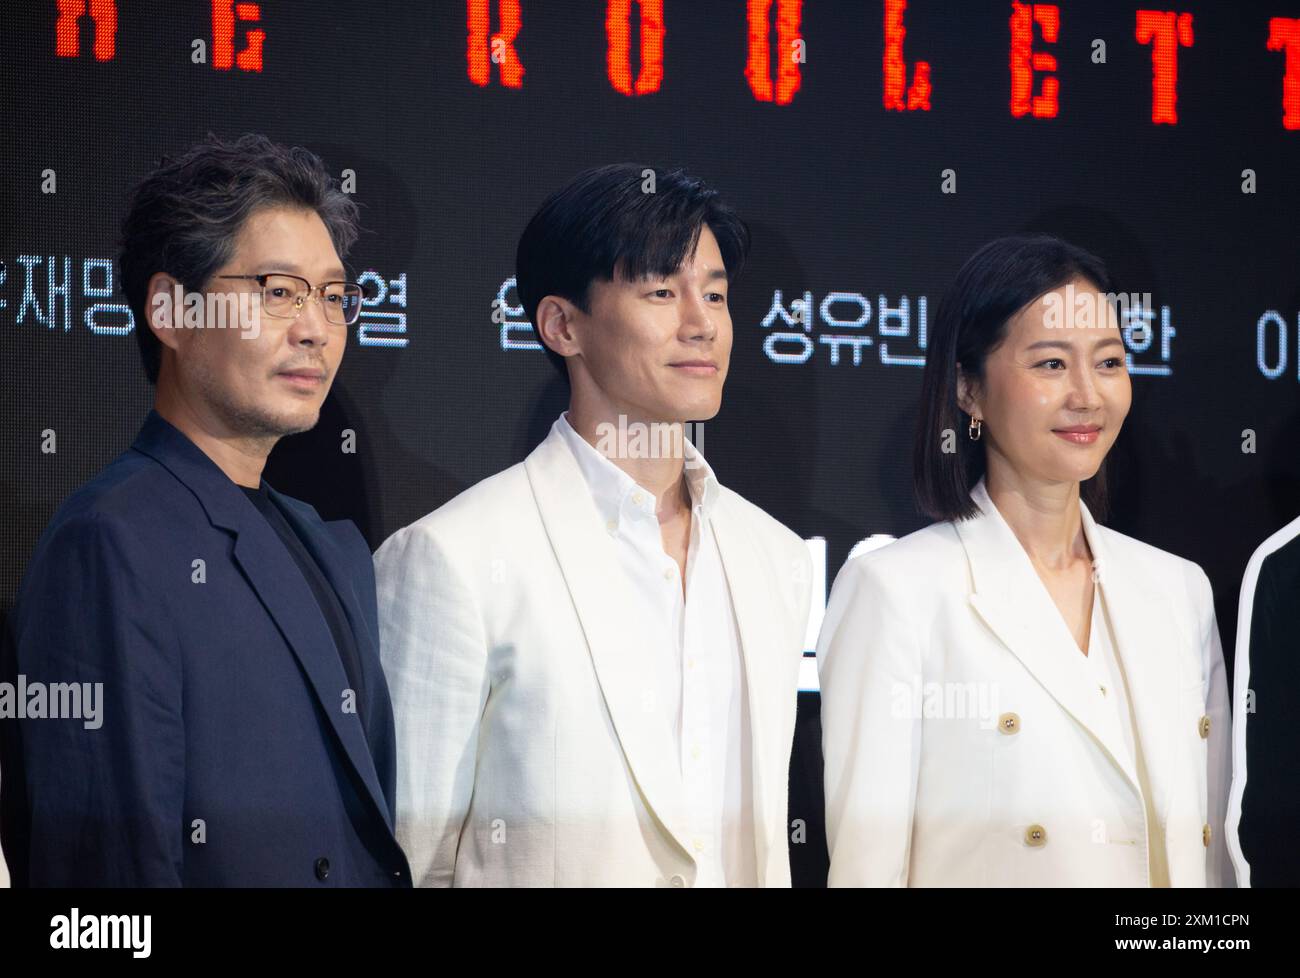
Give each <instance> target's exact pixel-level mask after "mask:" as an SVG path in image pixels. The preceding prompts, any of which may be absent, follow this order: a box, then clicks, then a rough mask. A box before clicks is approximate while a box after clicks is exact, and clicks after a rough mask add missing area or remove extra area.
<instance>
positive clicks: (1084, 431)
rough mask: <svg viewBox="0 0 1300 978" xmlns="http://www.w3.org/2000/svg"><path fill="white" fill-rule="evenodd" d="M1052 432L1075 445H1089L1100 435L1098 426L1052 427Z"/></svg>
mask: <svg viewBox="0 0 1300 978" xmlns="http://www.w3.org/2000/svg"><path fill="white" fill-rule="evenodd" d="M1052 434H1054V435H1056V436H1057V437H1058V438H1064V439H1065V440H1066V441H1068V442H1073V443H1074V444H1076V445H1091V444H1092V443H1093V442H1095V441H1096V440H1097V439H1098V438H1099V437H1100V436H1101V429H1100V428H1053V429H1052Z"/></svg>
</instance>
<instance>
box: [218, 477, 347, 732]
mask: <svg viewBox="0 0 1300 978" xmlns="http://www.w3.org/2000/svg"><path fill="white" fill-rule="evenodd" d="M239 488H240V489H242V490H244V495H246V496H247V497H248V499H249V501H250V502H252V504H253V505H254V506H256V507H257V510H258V512H259V513H261V514H262V516H263V517H264V518H265V519H266V521H267V522H268V523H269V524H271V529H273V530H275V533H276V536H278V537H279V538H280V541H281V542H282V543H283V544H284V546H285V549H287V550H288V551H289V555H290V556H291V557H293V561H294V563H295V564H297V565H298V569H299V570H300V571H302V576H303V578H304V579H305V580H306V581H307V586H308V587H309V588H311V592H312V594H313V595H314V596H315V598H316V604H317V605H319V606H320V613H321V617H323V618H324V619H325V624H326V625H327V626H329V631H330V635H331V636H332V637H333V639H334V647H335V649H336V650H337V651H338V655H339V658H340V659H341V660H342V662H343V671H344V672H345V673H347V677H348V685H349V687H350V688H351V689H352V690H353V692H354V693H355V694H356V709H357V718H358V719H359V720H361V721H362V723H361V729H362V731H363V732H364V730H365V728H366V725H365V718H364V717H363V716H361V704H362V703H364V702H365V690H364V688H363V686H362V678H361V656H360V653H359V652H358V651H357V640H356V635H355V634H353V631H352V625H351V624H350V623H349V622H348V616H347V612H345V611H344V610H343V604H342V602H340V601H339V597H338V594H337V593H336V592H335V591H334V587H333V585H332V584H330V581H329V578H328V577H326V576H325V572H324V571H322V570H321V568H320V565H319V564H318V563H317V562H316V559H315V558H314V557H313V556H312V554H311V551H310V550H308V549H307V545H306V544H305V543H304V542H303V541H302V540H301V539H299V537H298V534H297V533H296V532H294V529H293V526H292V525H290V523H289V521H288V520H287V519H285V516H284V514H283V513H282V512H280V507H278V506H277V505H276V504H275V502H274V501H273V500H272V499H271V496H270V493H268V492H267V491H266V483H262V484H261V485H260V486H259V487H258V488H256V489H251V488H249V487H248V486H240V487H239ZM340 692H341V691H340Z"/></svg>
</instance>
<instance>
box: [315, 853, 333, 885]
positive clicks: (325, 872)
mask: <svg viewBox="0 0 1300 978" xmlns="http://www.w3.org/2000/svg"><path fill="white" fill-rule="evenodd" d="M329 874H330V861H329V860H328V859H326V858H325V857H324V856H321V857H320V858H319V859H317V860H316V878H317V879H318V880H320V881H321V882H322V883H324V882H325V880H326V878H328V877H329Z"/></svg>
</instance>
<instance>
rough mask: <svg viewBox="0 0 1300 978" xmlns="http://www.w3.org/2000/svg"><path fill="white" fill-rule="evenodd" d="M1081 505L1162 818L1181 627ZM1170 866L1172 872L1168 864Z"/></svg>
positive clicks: (1173, 745)
mask: <svg viewBox="0 0 1300 978" xmlns="http://www.w3.org/2000/svg"><path fill="white" fill-rule="evenodd" d="M1080 508H1081V509H1082V516H1083V531H1084V534H1085V535H1086V536H1087V538H1088V546H1089V547H1090V548H1091V549H1092V554H1093V558H1094V560H1095V561H1096V565H1097V566H1096V573H1097V577H1098V579H1099V580H1100V581H1101V587H1102V591H1103V593H1104V594H1105V597H1106V606H1107V608H1108V609H1109V611H1110V619H1111V626H1112V628H1113V631H1114V633H1115V646H1116V653H1117V654H1118V656H1119V659H1120V662H1121V663H1122V664H1123V666H1124V675H1125V677H1126V678H1127V680H1128V692H1129V702H1130V703H1131V704H1132V707H1133V714H1134V718H1135V727H1136V729H1135V731H1134V732H1135V734H1136V740H1137V741H1138V744H1139V748H1140V749H1141V750H1142V751H1143V753H1144V755H1145V760H1146V772H1147V780H1148V787H1149V788H1150V791H1151V805H1152V807H1153V808H1154V809H1155V811H1156V812H1157V813H1158V814H1159V816H1160V819H1161V821H1162V822H1164V821H1165V820H1166V819H1167V817H1168V814H1169V805H1170V801H1171V793H1170V780H1171V778H1175V777H1176V772H1177V771H1178V767H1177V762H1178V756H1177V750H1178V740H1177V737H1178V735H1179V733H1180V731H1179V729H1178V722H1177V711H1178V695H1179V692H1180V689H1179V684H1180V676H1181V673H1180V671H1179V667H1178V658H1177V647H1178V645H1177V643H1178V642H1179V641H1180V639H1181V638H1182V632H1181V631H1180V629H1179V627H1178V625H1177V623H1176V620H1175V616H1176V614H1177V611H1176V610H1175V609H1174V607H1173V606H1172V605H1171V603H1170V600H1169V598H1168V596H1167V595H1166V594H1165V592H1164V591H1162V590H1160V589H1157V588H1155V587H1153V586H1152V585H1151V582H1149V581H1147V580H1146V579H1145V577H1144V576H1143V574H1142V573H1141V569H1140V568H1137V567H1132V566H1128V565H1127V564H1125V563H1123V562H1122V561H1117V560H1115V559H1114V558H1113V555H1112V554H1111V551H1110V548H1109V547H1108V546H1107V545H1106V540H1105V537H1104V536H1103V535H1102V533H1101V528H1100V527H1099V526H1098V525H1097V523H1096V521H1095V520H1093V518H1092V514H1091V513H1089V512H1088V507H1087V506H1084V505H1083V504H1082V503H1081V504H1080ZM1167 583H1168V582H1167ZM1170 869H1171V872H1172V871H1173V869H1172V865H1171V867H1170Z"/></svg>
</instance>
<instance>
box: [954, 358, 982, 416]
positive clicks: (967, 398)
mask: <svg viewBox="0 0 1300 978" xmlns="http://www.w3.org/2000/svg"><path fill="white" fill-rule="evenodd" d="M957 406H958V407H960V408H961V409H962V410H963V411H965V412H966V413H967V414H969V415H970V416H971V417H972V418H981V419H982V418H983V417H984V411H983V410H982V409H981V408H980V403H979V384H978V383H977V382H976V381H975V379H974V378H973V377H971V376H969V375H968V374H967V373H966V372H965V371H964V370H962V369H961V364H960V363H959V364H957Z"/></svg>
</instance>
